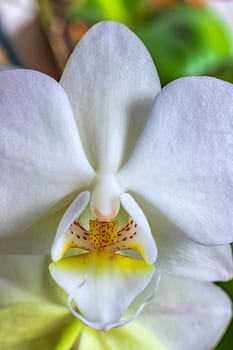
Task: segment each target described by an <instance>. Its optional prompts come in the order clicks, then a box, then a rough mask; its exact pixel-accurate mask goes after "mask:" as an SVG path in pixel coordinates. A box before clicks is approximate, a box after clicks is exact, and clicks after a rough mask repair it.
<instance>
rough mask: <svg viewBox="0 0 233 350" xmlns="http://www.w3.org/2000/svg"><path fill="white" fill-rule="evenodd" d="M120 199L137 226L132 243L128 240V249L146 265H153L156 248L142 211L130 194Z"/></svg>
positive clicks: (123, 195)
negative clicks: (138, 254) (136, 252)
mask: <svg viewBox="0 0 233 350" xmlns="http://www.w3.org/2000/svg"><path fill="white" fill-rule="evenodd" d="M120 199H121V204H122V206H123V208H124V209H125V211H126V212H127V213H128V214H129V216H130V217H131V218H132V219H133V220H134V222H135V223H136V225H137V229H136V233H137V235H136V236H135V239H134V240H132V243H131V241H130V240H128V242H127V246H128V248H131V249H135V250H137V251H138V252H139V253H140V254H141V255H142V257H143V259H145V261H146V262H147V263H148V264H153V263H154V262H155V260H156V257H157V247H156V243H155V241H154V239H153V236H152V234H151V230H150V227H149V224H148V222H147V219H146V217H145V215H144V213H143V211H142V210H141V208H140V207H139V206H138V204H137V203H136V202H135V200H134V199H133V197H132V196H130V194H128V193H123V194H122V195H121V197H120Z"/></svg>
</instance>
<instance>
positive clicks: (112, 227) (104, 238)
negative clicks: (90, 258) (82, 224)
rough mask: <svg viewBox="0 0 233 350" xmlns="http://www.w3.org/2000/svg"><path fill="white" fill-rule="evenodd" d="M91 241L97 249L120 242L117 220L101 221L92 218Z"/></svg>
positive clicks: (90, 222)
mask: <svg viewBox="0 0 233 350" xmlns="http://www.w3.org/2000/svg"><path fill="white" fill-rule="evenodd" d="M89 225H90V230H89V233H90V237H89V241H90V243H91V245H92V246H93V247H95V248H96V249H101V248H105V247H109V246H112V245H114V244H116V243H117V242H118V236H117V228H118V222H117V221H109V222H100V221H98V220H90V221H89Z"/></svg>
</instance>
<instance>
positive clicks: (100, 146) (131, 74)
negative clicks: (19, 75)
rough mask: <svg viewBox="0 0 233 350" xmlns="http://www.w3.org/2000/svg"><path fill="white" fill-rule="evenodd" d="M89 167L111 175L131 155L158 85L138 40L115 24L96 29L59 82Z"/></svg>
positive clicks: (121, 26) (142, 46)
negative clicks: (72, 113)
mask: <svg viewBox="0 0 233 350" xmlns="http://www.w3.org/2000/svg"><path fill="white" fill-rule="evenodd" d="M61 84H62V86H63V87H64V89H65V90H66V92H67V94H68V96H69V98H70V101H71V105H72V107H73V111H74V113H75V117H76V121H77V124H78V128H79V131H80V136H81V139H82V144H83V145H84V149H85V151H86V154H87V155H88V159H89V161H90V162H91V164H92V165H93V167H94V168H95V169H96V170H97V169H98V170H100V171H107V172H114V171H115V170H116V169H118V168H119V165H120V164H121V163H122V162H123V161H125V159H126V158H127V157H128V155H129V154H130V152H131V151H132V149H133V147H134V145H135V143H136V140H137V138H138V135H139V133H140V131H141V129H142V127H143V125H144V123H145V120H146V118H147V115H148V112H149V110H150V108H151V105H152V102H153V99H154V97H155V95H156V94H157V93H158V91H159V90H160V83H159V79H158V75H157V72H156V70H155V67H154V64H153V61H152V59H151V57H150V55H149V53H148V51H147V50H146V49H145V47H144V45H143V44H142V42H141V41H140V40H139V39H138V38H137V37H136V36H135V35H134V34H133V33H132V32H131V31H130V30H128V29H127V28H126V27H125V26H123V25H122V24H119V23H115V22H103V23H100V24H97V25H95V26H94V27H93V28H92V29H91V30H90V31H89V32H88V33H87V34H86V35H85V36H84V39H82V40H81V42H80V43H79V44H78V46H77V48H76V49H75V50H74V52H73V54H72V55H71V57H70V59H69V61H68V64H67V66H66V68H65V70H64V73H63V75H62V78H61Z"/></svg>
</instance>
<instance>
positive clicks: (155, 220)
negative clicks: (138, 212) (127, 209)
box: [135, 196, 233, 281]
mask: <svg viewBox="0 0 233 350" xmlns="http://www.w3.org/2000/svg"><path fill="white" fill-rule="evenodd" d="M135 198H136V200H137V202H138V203H139V205H140V206H141V208H143V209H144V212H145V214H146V215H147V218H148V221H149V223H150V225H151V230H152V233H153V236H154V238H155V241H156V244H157V247H158V257H157V260H156V268H157V269H159V270H161V272H162V273H164V272H165V273H168V274H171V275H175V276H183V277H189V278H193V279H197V280H200V281H220V280H221V281H224V280H228V279H231V278H232V277H233V260H232V251H231V247H230V245H225V246H207V245H201V244H198V243H195V242H193V241H191V240H190V239H189V238H188V237H187V235H185V234H184V232H182V231H181V230H180V229H179V228H178V227H177V226H175V225H174V223H172V222H171V221H170V220H169V219H168V218H167V217H166V216H165V215H163V214H162V213H161V212H159V211H158V210H156V209H155V208H154V207H153V205H150V203H147V202H146V201H145V200H144V201H143V200H142V199H141V198H139V197H137V196H136V197H135Z"/></svg>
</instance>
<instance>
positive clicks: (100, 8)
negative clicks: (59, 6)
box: [68, 0, 147, 28]
mask: <svg viewBox="0 0 233 350" xmlns="http://www.w3.org/2000/svg"><path fill="white" fill-rule="evenodd" d="M146 8H147V7H146V2H145V1H144V0H117V1H108V0H87V1H77V0H74V1H73V2H71V5H70V7H69V10H68V15H69V17H70V18H71V19H75V18H82V19H83V20H85V21H88V22H90V23H96V22H99V21H103V20H115V21H119V22H122V23H124V24H126V25H128V26H130V27H131V28H132V27H133V26H134V25H135V24H136V25H138V24H139V23H141V22H142V20H143V19H144V18H145V14H146Z"/></svg>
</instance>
